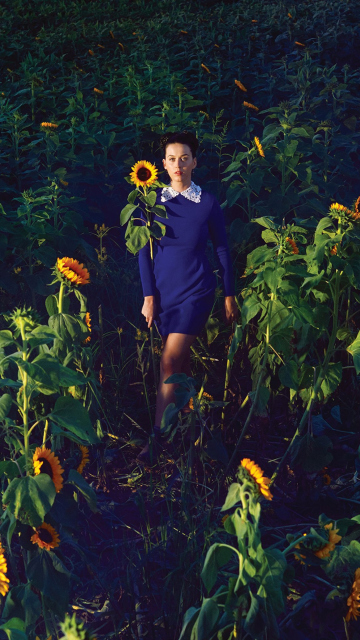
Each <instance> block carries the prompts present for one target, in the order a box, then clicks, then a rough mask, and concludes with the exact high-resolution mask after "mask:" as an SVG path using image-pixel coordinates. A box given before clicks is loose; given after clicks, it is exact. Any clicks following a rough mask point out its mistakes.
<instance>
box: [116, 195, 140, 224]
mask: <svg viewBox="0 0 360 640" xmlns="http://www.w3.org/2000/svg"><path fill="white" fill-rule="evenodd" d="M132 193H134V191H133V192H132ZM135 193H136V191H135ZM137 207H138V205H137V204H127V205H125V207H124V208H123V209H122V210H121V213H120V224H121V226H123V225H124V224H126V223H127V221H128V220H129V219H130V218H131V215H132V214H133V212H134V211H135V209H137Z"/></svg>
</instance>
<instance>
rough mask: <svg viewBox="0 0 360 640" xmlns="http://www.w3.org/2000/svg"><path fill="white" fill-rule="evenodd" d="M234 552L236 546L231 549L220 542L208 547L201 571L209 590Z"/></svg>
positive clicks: (206, 587)
mask: <svg viewBox="0 0 360 640" xmlns="http://www.w3.org/2000/svg"><path fill="white" fill-rule="evenodd" d="M233 553H236V549H235V548H234V549H231V548H229V547H228V546H225V545H223V544H221V543H219V542H216V543H215V544H213V545H211V547H210V549H208V552H207V554H206V558H205V562H204V566H203V570H202V572H201V579H202V581H203V583H204V585H205V589H206V590H207V591H208V592H209V591H210V590H211V589H212V588H213V586H214V584H215V582H216V579H217V576H218V572H219V570H220V569H221V568H222V567H223V566H224V565H226V564H227V563H228V562H229V561H230V560H231V558H232V555H233Z"/></svg>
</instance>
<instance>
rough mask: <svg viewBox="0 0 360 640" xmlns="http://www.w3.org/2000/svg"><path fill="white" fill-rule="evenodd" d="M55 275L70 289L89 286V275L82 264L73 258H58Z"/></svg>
mask: <svg viewBox="0 0 360 640" xmlns="http://www.w3.org/2000/svg"><path fill="white" fill-rule="evenodd" d="M54 273H55V275H56V276H57V278H58V279H59V280H60V282H65V284H67V285H68V287H70V288H74V287H79V286H81V285H83V284H89V282H90V274H89V272H88V270H87V269H86V267H84V265H83V263H82V262H79V261H78V260H74V259H73V258H58V259H57V261H56V265H55V272H54Z"/></svg>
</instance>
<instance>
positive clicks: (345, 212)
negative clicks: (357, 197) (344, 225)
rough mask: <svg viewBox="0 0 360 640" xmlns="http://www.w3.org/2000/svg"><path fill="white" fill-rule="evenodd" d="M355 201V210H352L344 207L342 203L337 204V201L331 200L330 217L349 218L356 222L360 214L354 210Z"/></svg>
mask: <svg viewBox="0 0 360 640" xmlns="http://www.w3.org/2000/svg"><path fill="white" fill-rule="evenodd" d="M356 206H357V201H356V203H355V210H354V211H352V210H351V209H349V208H348V207H345V206H344V205H343V204H339V203H338V202H333V203H332V204H331V205H330V211H329V214H330V216H331V217H332V218H335V219H336V220H347V221H348V220H349V218H350V220H351V221H355V222H358V221H359V220H360V214H359V213H358V211H357V210H356Z"/></svg>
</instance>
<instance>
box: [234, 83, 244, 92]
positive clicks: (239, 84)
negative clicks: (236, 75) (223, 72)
mask: <svg viewBox="0 0 360 640" xmlns="http://www.w3.org/2000/svg"><path fill="white" fill-rule="evenodd" d="M235 84H236V86H237V87H239V89H241V91H245V92H247V89H246V87H244V85H243V83H242V82H240V80H235Z"/></svg>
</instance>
